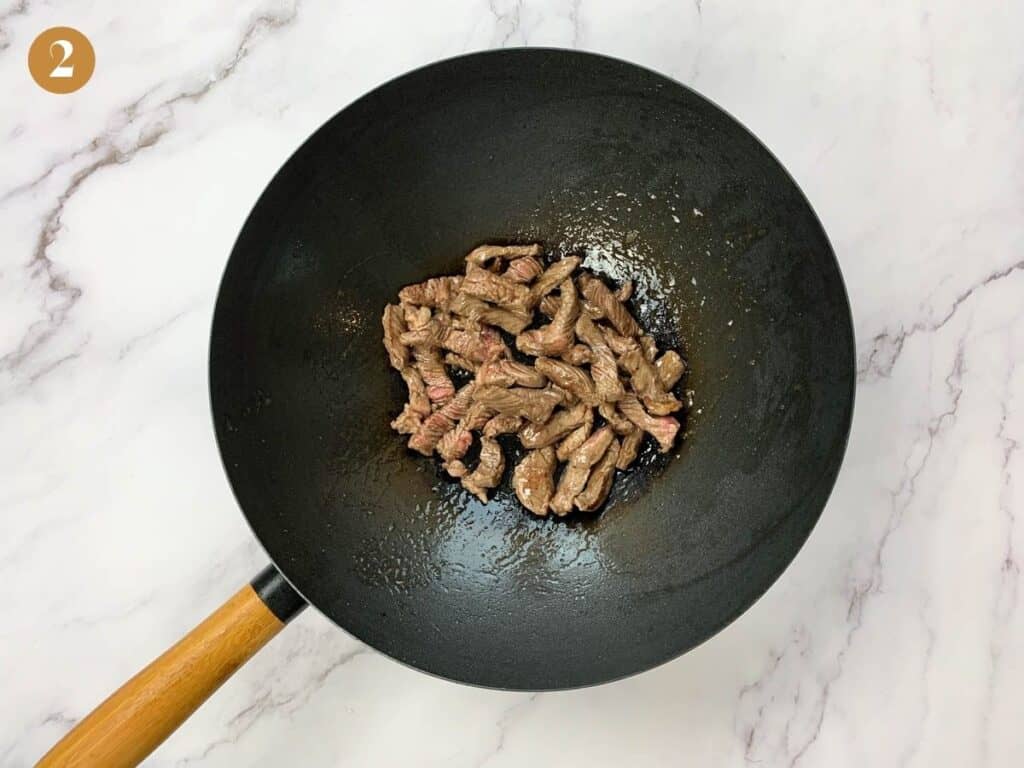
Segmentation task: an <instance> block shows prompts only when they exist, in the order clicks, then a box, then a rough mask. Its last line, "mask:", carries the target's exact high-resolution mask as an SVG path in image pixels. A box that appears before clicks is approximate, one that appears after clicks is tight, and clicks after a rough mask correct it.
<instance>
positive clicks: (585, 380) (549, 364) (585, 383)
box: [534, 357, 598, 405]
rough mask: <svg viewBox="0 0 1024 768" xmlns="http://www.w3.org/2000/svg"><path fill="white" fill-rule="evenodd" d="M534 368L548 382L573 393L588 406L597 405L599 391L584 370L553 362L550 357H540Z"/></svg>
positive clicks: (557, 361)
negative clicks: (546, 378)
mask: <svg viewBox="0 0 1024 768" xmlns="http://www.w3.org/2000/svg"><path fill="white" fill-rule="evenodd" d="M534 367H535V368H536V369H537V370H538V371H540V372H541V373H543V374H544V375H545V376H547V377H548V380H549V381H551V382H552V383H554V384H557V385H558V386H559V387H561V388H562V389H565V390H568V391H569V392H572V393H573V394H574V395H575V396H576V397H577V398H579V399H580V400H582V401H583V402H584V403H586V404H587V405H597V403H598V397H597V389H596V388H595V386H594V380H593V379H591V378H590V375H589V374H588V373H587V372H586V371H584V370H583V369H582V368H577V367H576V366H575V365H569V364H568V363H563V362H562V361H561V360H552V359H551V358H550V357H538V358H537V362H535V363H534Z"/></svg>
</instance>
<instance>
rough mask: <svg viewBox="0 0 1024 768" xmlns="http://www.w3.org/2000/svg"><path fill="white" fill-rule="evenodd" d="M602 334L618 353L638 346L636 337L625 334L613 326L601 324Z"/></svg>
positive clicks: (621, 353) (623, 352)
mask: <svg viewBox="0 0 1024 768" xmlns="http://www.w3.org/2000/svg"><path fill="white" fill-rule="evenodd" d="M601 335H602V336H604V340H605V343H606V344H608V346H609V347H610V348H611V350H612V352H614V353H615V354H616V355H624V354H626V353H627V352H629V350H631V349H636V348H637V346H638V345H637V343H636V339H630V338H628V337H626V336H623V335H622V334H620V333H618V332H617V331H615V330H613V329H612V328H605V327H604V326H601Z"/></svg>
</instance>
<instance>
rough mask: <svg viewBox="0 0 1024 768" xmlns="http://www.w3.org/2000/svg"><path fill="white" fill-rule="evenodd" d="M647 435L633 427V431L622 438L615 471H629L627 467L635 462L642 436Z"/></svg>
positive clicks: (642, 440)
mask: <svg viewBox="0 0 1024 768" xmlns="http://www.w3.org/2000/svg"><path fill="white" fill-rule="evenodd" d="M646 434H647V433H646V432H644V431H643V430H642V429H640V428H639V427H637V426H636V425H634V426H633V431H632V432H630V433H629V434H628V435H626V436H625V437H623V438H622V445H621V446H620V447H619V458H618V460H617V461H616V462H615V468H616V469H629V467H630V466H631V465H632V464H633V462H634V461H636V457H637V454H638V453H640V446H641V445H643V444H644V436H645V435H646Z"/></svg>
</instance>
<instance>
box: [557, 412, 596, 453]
mask: <svg viewBox="0 0 1024 768" xmlns="http://www.w3.org/2000/svg"><path fill="white" fill-rule="evenodd" d="M593 430H594V409H593V408H587V412H586V414H585V415H584V417H583V423H582V424H581V425H580V426H578V427H576V429H574V430H573V431H572V432H570V433H569V434H568V435H566V436H565V439H564V440H562V442H560V443H559V444H558V448H556V449H555V454H556V455H557V456H558V460H559V461H568V460H569V457H570V456H572V454H573V453H574V452H575V450H576V449H577V448H579V447H580V446H581V445H583V444H584V443H585V442H586V441H587V438H588V437H590V433H591V432H592V431H593Z"/></svg>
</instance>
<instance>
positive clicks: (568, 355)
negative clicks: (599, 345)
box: [562, 321, 594, 365]
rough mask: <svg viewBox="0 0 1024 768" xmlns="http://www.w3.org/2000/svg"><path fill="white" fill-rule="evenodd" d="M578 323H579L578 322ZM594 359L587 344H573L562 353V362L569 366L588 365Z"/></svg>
mask: <svg viewBox="0 0 1024 768" xmlns="http://www.w3.org/2000/svg"><path fill="white" fill-rule="evenodd" d="M577 322H578V321H577ZM593 359H594V356H593V355H592V354H591V352H590V347H588V346H587V345H586V344H573V345H572V346H571V347H569V348H568V349H567V350H565V352H563V353H562V360H564V361H565V362H567V363H569V365H588V364H589V363H591V362H592V361H593Z"/></svg>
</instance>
